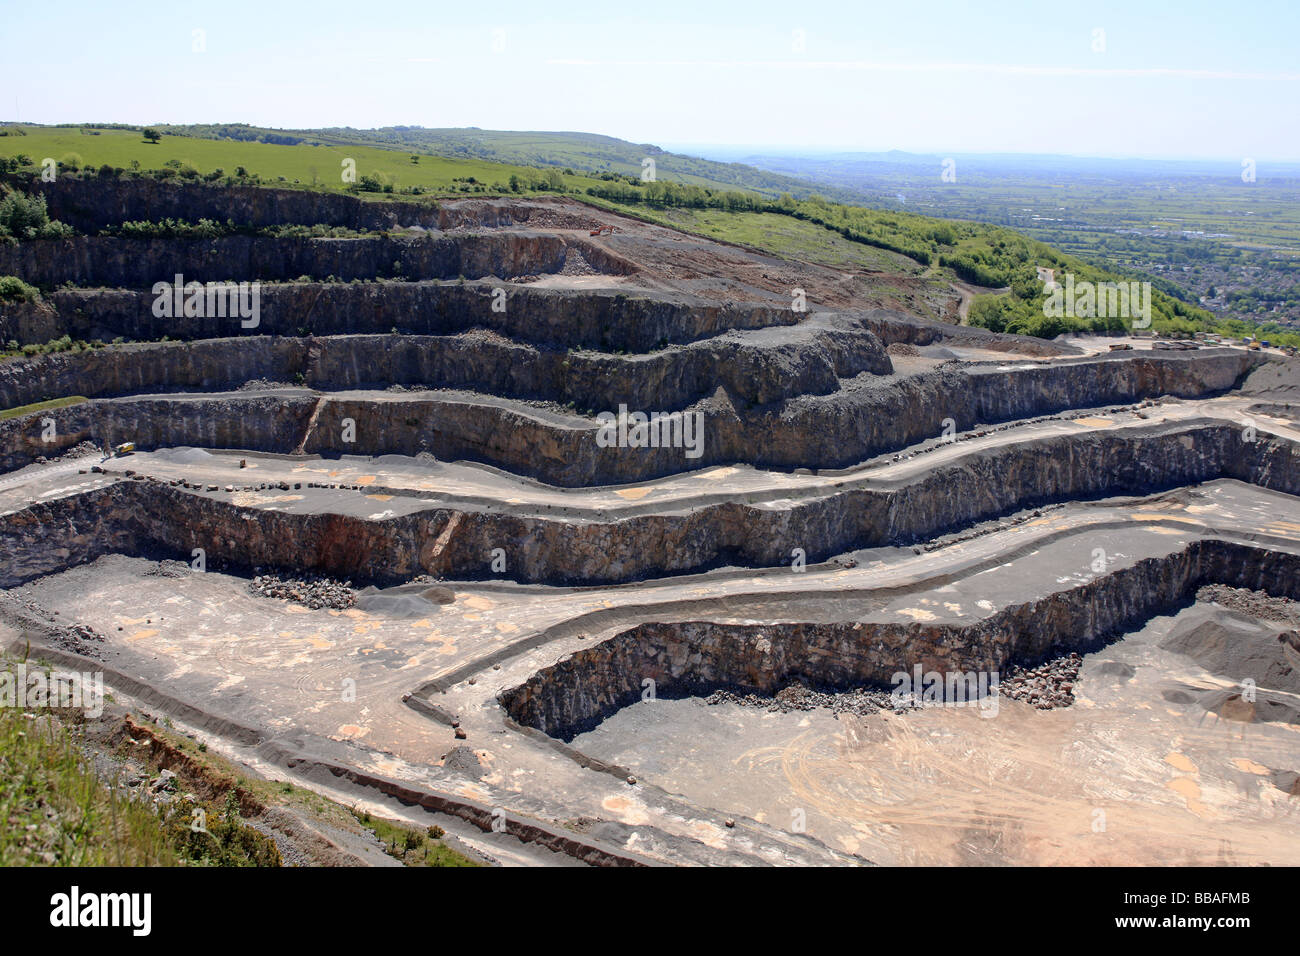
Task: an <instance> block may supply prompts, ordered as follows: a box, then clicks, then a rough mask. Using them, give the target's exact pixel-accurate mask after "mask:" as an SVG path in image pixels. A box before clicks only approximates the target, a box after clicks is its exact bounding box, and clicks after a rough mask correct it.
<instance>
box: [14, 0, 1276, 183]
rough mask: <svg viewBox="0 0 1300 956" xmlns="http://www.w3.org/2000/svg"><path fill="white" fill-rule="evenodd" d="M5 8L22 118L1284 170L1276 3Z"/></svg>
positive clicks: (326, 1) (670, 0) (66, 0)
mask: <svg viewBox="0 0 1300 956" xmlns="http://www.w3.org/2000/svg"><path fill="white" fill-rule="evenodd" d="M2 2H3V8H0V40H3V49H4V50H5V57H4V60H3V62H0V118H3V119H11V120H12V119H20V120H23V121H27V122H40V123H56V122H79V121H115V122H130V123H166V122H171V123H186V122H248V123H252V124H254V125H261V126H277V127H313V126H355V127H372V126H387V125H395V124H418V125H422V126H480V127H483V128H487V129H543V130H582V131H587V132H598V133H607V134H609V135H612V136H618V137H621V138H624V139H629V140H633V141H635V142H650V143H660V144H662V143H669V144H682V143H694V144H705V143H709V144H742V145H760V146H779V147H783V148H786V149H799V148H807V149H809V150H814V149H815V150H825V149H845V150H887V149H904V150H914V151H925V152H938V153H945V154H947V153H970V152H1037V153H1070V154H1075V155H1090V156H1124V157H1129V156H1150V157H1168V158H1229V159H1234V160H1236V159H1239V158H1240V157H1246V156H1249V157H1254V158H1256V159H1259V160H1270V159H1271V160H1297V159H1300V122H1298V120H1300V106H1297V104H1300V55H1298V54H1300V3H1295V2H1290V3H1288V2H1255V3H1222V2H1219V3H1209V2H1200V0H1192V2H1178V3H1174V2H1167V3H1154V2H1147V0H1136V2H1129V3H1109V2H1105V3H1073V4H1064V5H1061V4H1054V3H1042V2H1038V3H1029V2H1004V3H998V2H989V3H981V4H978V5H976V4H969V5H968V4H965V3H945V2H933V0H921V2H916V0H894V2H891V3H874V2H865V3H816V2H805V3H789V2H787V3H763V2H756V3H747V4H730V3H720V4H719V3H715V4H709V3H703V2H699V0H696V2H676V0H662V2H660V0H656V2H644V3H638V2H626V3H618V4H607V3H593V2H588V3H564V2H553V3H544V4H542V3H536V2H532V3H519V4H511V3H505V4H475V3H464V2H462V3H455V4H451V3H442V2H423V3H421V2H406V0H389V2H386V3H362V2H349V3H339V2H332V0H320V2H315V3H311V4H292V3H280V2H263V3H249V2H244V0H233V2H225V3H220V4H212V3H185V2H175V3H168V4H161V3H141V2H130V0H126V2H113V3H106V2H103V0H94V2H84V0H63V2H61V3H59V4H57V5H56V6H54V7H51V6H49V5H42V4H30V3H16V2H14V0H2ZM976 6H978V9H976ZM1097 30H1101V31H1104V35H1103V34H1097V33H1095V31H1097ZM195 31H202V33H201V34H196V33H195ZM800 40H802V45H801V46H800ZM199 41H201V42H199ZM1101 41H1104V42H1101ZM196 46H202V50H201V51H198V50H196V49H195V47H196Z"/></svg>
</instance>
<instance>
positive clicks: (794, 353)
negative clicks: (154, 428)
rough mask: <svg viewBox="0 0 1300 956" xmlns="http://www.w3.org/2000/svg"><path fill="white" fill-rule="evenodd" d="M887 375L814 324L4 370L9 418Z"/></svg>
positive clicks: (870, 351) (880, 363)
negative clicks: (629, 350) (141, 403)
mask: <svg viewBox="0 0 1300 956" xmlns="http://www.w3.org/2000/svg"><path fill="white" fill-rule="evenodd" d="M863 371H869V372H872V373H874V374H877V375H887V374H890V373H891V372H892V371H893V369H892V366H891V364H890V360H889V357H888V356H887V355H886V354H885V350H884V347H883V346H882V345H881V344H880V342H879V340H877V339H876V337H875V336H874V335H872V334H871V333H870V332H867V331H864V330H862V329H860V328H856V327H855V325H854V323H852V322H850V321H847V320H844V321H840V322H838V323H835V324H831V323H824V324H820V325H814V324H809V325H805V326H800V327H798V328H797V329H794V330H792V331H791V332H790V333H789V334H788V339H786V340H779V339H774V338H773V337H771V336H764V335H756V334H753V333H746V332H739V333H735V334H734V335H730V336H727V337H723V338H713V339H709V340H707V341H702V342H694V343H691V344H689V345H686V346H681V347H673V348H670V349H668V350H664V351H659V352H656V353H653V354H650V355H641V356H630V357H629V356H621V355H610V354H603V353H602V354H598V353H594V352H586V351H582V352H567V351H561V350H558V349H539V348H537V347H535V346H531V345H527V344H521V343H517V342H513V341H510V340H508V339H503V338H499V337H495V336H490V335H483V334H479V335H462V336H450V337H444V336H418V335H358V336H329V337H322V338H295V339H287V338H280V337H273V336H250V337H245V338H239V339H209V340H203V341H199V342H193V343H166V344H153V345H122V346H114V347H112V348H107V349H99V350H95V351H89V352H78V353H68V352H59V353H53V354H48V355H42V356H37V357H34V358H30V359H18V360H14V361H10V362H4V363H0V408H15V407H18V406H20V405H27V404H30V403H32V402H38V401H44V400H46V399H50V398H57V397H61V396H64V395H71V394H79V395H85V396H87V397H91V398H96V397H105V396H114V395H129V394H140V393H142V392H163V391H171V390H176V389H185V390H190V391H225V390H229V389H235V388H238V387H239V386H240V385H242V384H244V383H245V382H248V381H250V380H253V379H266V380H269V381H274V382H302V383H303V384H305V385H308V386H311V387H313V388H320V389H325V390H331V389H343V388H360V387H371V388H376V387H378V388H383V387H385V386H387V385H414V386H423V387H426V388H435V389H437V388H450V389H470V390H474V391H480V392H486V393H488V394H491V395H497V396H502V397H508V398H524V399H542V400H548V401H555V402H558V403H560V404H563V405H574V406H576V407H577V408H580V409H584V410H585V409H592V410H593V411H602V410H606V409H617V408H618V405H619V404H620V403H626V404H627V405H628V406H629V408H632V409H648V410H673V409H680V408H684V407H685V406H687V405H690V404H692V403H694V402H696V401H699V400H700V399H702V398H705V397H707V396H708V395H710V394H712V393H713V391H714V390H715V389H717V388H718V387H719V386H721V387H722V388H725V389H726V390H727V392H728V394H730V395H731V396H733V397H734V398H736V399H739V400H742V401H745V402H749V403H755V404H766V403H768V402H773V401H778V400H780V399H785V398H792V397H794V396H796V395H803V394H814V395H816V394H827V393H829V392H832V391H834V390H835V389H837V388H838V387H839V378H840V377H843V376H852V375H857V374H858V373H860V372H863Z"/></svg>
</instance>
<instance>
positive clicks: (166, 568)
mask: <svg viewBox="0 0 1300 956" xmlns="http://www.w3.org/2000/svg"><path fill="white" fill-rule="evenodd" d="M189 573H190V566H189V565H188V564H186V563H185V562H184V561H159V562H158V563H157V564H155V565H154V566H153V567H151V568H149V569H148V570H146V571H145V572H144V574H145V577H149V578H183V577H185V576H186V575H187V574H189Z"/></svg>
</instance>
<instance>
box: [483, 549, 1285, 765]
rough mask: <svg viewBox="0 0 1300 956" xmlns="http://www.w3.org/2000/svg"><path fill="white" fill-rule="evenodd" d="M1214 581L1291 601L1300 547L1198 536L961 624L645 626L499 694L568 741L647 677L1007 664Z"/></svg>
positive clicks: (752, 676)
mask: <svg viewBox="0 0 1300 956" xmlns="http://www.w3.org/2000/svg"><path fill="white" fill-rule="evenodd" d="M1212 583H1213V584H1229V585H1232V586H1234V587H1251V588H1253V587H1257V586H1260V585H1262V584H1266V583H1267V584H1268V585H1269V589H1270V591H1278V592H1279V593H1282V594H1283V595H1284V596H1287V597H1293V598H1294V597H1297V596H1300V558H1298V557H1297V556H1295V555H1290V554H1283V553H1279V552H1273V551H1266V550H1261V549H1257V548H1253V547H1248V546H1245V545H1241V544H1235V543H1232V542H1227V541H1219V540H1205V541H1197V542H1193V543H1192V544H1190V545H1188V546H1187V547H1186V548H1185V549H1183V550H1181V551H1178V552H1175V553H1173V554H1170V555H1167V556H1165V557H1162V558H1150V559H1146V560H1143V561H1140V562H1138V563H1137V564H1135V565H1133V566H1131V567H1127V568H1123V569H1119V570H1116V571H1114V572H1112V573H1110V574H1107V575H1104V576H1101V577H1099V578H1097V579H1096V580H1094V581H1091V582H1089V583H1088V584H1086V585H1083V586H1081V587H1077V588H1073V589H1071V590H1067V591H1060V592H1057V593H1055V594H1050V595H1048V596H1046V597H1044V598H1041V599H1039V600H1036V601H1031V602H1029V603H1025V604H1020V605H1015V606H1012V607H1008V608H1005V609H1003V610H1002V611H1000V612H998V613H996V614H993V615H991V616H989V617H987V618H985V619H983V620H981V621H979V622H977V623H975V624H970V625H964V626H958V625H950V624H945V625H934V624H922V623H881V624H871V623H854V622H845V623H827V624H813V623H778V624H752V625H751V624H730V623H727V624H724V623H716V622H711V621H688V622H682V623H657V622H656V623H648V624H641V625H638V626H637V627H634V628H631V629H629V630H627V631H624V632H622V633H620V634H617V635H615V636H614V637H612V638H609V639H608V640H605V641H602V642H601V643H600V644H597V645H595V646H593V647H589V648H583V649H581V650H579V651H576V652H574V653H573V654H571V655H569V656H568V657H566V658H565V659H564V660H561V661H559V662H558V663H556V664H554V665H552V666H550V667H547V668H544V669H542V670H541V671H538V672H537V673H536V674H535V675H533V676H532V677H531V678H529V679H528V680H527V681H526V682H525V683H523V684H521V685H519V686H517V687H514V688H511V689H509V690H507V691H505V692H503V693H502V694H501V696H500V700H501V703H502V705H503V706H504V707H505V708H506V710H507V711H508V712H509V714H510V716H511V717H512V718H513V719H514V720H515V721H516V722H518V723H519V724H522V725H524V726H527V727H533V728H535V729H537V730H540V731H542V732H544V733H547V734H550V735H551V736H554V737H560V738H562V739H566V740H568V739H572V738H573V737H574V736H576V735H577V734H579V733H582V732H583V731H585V730H589V729H591V728H592V727H594V726H596V725H597V724H599V723H600V722H601V721H602V720H604V719H605V718H606V717H608V716H610V715H611V714H613V713H615V712H616V711H618V710H619V709H621V708H623V707H626V706H628V705H630V704H633V703H635V702H636V701H638V700H640V699H641V694H642V681H643V680H644V679H646V678H650V679H652V680H653V681H654V682H655V688H656V693H657V694H658V695H659V696H662V697H694V696H699V697H703V696H708V695H709V694H711V693H713V692H714V691H716V690H719V689H725V690H732V691H736V692H740V693H753V692H760V693H772V692H775V691H776V690H778V689H780V688H782V687H784V686H786V685H787V684H789V683H790V682H791V681H805V682H807V683H810V684H812V685H814V686H817V687H822V688H827V689H849V688H853V687H858V686H861V685H863V684H870V685H882V684H883V685H888V684H889V681H890V677H891V675H892V674H894V673H896V672H899V671H903V672H911V670H912V668H913V667H914V666H915V665H917V664H920V665H921V666H922V668H923V669H924V670H925V671H938V672H940V673H951V672H976V673H981V672H982V673H988V672H990V671H996V670H1001V669H1003V668H1005V666H1006V665H1007V663H1008V662H1010V661H1035V660H1041V659H1042V658H1044V657H1048V656H1051V655H1053V654H1060V653H1062V652H1067V651H1073V650H1078V649H1085V648H1088V647H1090V646H1092V645H1095V644H1097V643H1098V642H1101V641H1104V640H1106V639H1107V638H1110V637H1114V636H1117V635H1119V634H1122V633H1124V632H1125V631H1127V630H1130V629H1132V628H1133V627H1135V626H1137V625H1140V624H1142V623H1143V622H1145V621H1146V620H1147V619H1149V618H1150V617H1151V616H1153V615H1155V614H1159V613H1163V612H1166V611H1169V610H1172V609H1174V608H1176V607H1178V606H1179V605H1181V604H1185V603H1186V602H1188V601H1190V600H1191V599H1192V598H1193V597H1194V595H1195V593H1196V590H1197V588H1199V587H1201V586H1202V585H1205V584H1212ZM1067 635H1068V637H1067Z"/></svg>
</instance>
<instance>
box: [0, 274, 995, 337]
mask: <svg viewBox="0 0 1300 956" xmlns="http://www.w3.org/2000/svg"><path fill="white" fill-rule="evenodd" d="M162 278H164V279H166V280H168V281H170V280H171V278H172V277H171V275H166V276H163V277H162ZM222 278H228V277H222ZM501 288H503V287H502V286H501V285H500V283H496V282H479V281H472V282H465V283H459V282H456V283H450V284H444V283H439V282H379V283H357V284H351V283H330V282H302V283H297V282H296V283H292V284H287V285H275V284H272V285H266V286H264V287H263V288H262V290H261V302H260V305H261V316H260V323H259V325H258V326H257V328H256V329H253V330H250V331H249V333H248V334H249V335H302V334H308V333H309V334H313V335H322V336H323V335H354V334H360V333H381V332H389V331H391V330H392V329H397V330H398V331H399V332H402V333H406V334H414V335H449V334H454V333H458V332H467V331H469V330H471V329H488V330H490V331H493V332H496V333H499V334H501V335H504V336H507V337H508V338H510V339H513V340H514V341H516V342H524V343H529V344H533V345H554V346H563V347H566V348H575V349H576V348H587V349H597V350H600V351H604V352H636V353H645V352H650V351H652V350H654V349H657V348H662V347H663V346H665V345H670V344H683V343H687V342H693V341H695V340H697V339H702V338H707V337H710V336H715V335H718V334H720V333H722V332H726V331H728V330H732V329H736V330H742V329H763V328H771V327H775V326H793V325H796V324H798V323H799V322H800V321H801V320H803V319H806V318H808V316H807V315H806V314H800V313H797V312H793V311H791V310H790V309H777V308H770V307H765V306H739V305H732V306H720V305H715V304H710V303H700V302H696V301H694V300H692V299H688V298H686V297H684V296H680V295H670V294H666V295H657V296H656V297H654V298H649V297H645V296H640V295H628V294H627V293H623V292H617V291H611V290H608V289H593V290H590V291H583V292H581V293H579V292H576V291H573V290H560V289H532V288H528V287H527V286H522V287H521V286H512V287H510V288H508V289H507V290H506V292H507V295H506V299H505V305H506V308H505V311H497V310H494V309H493V307H492V306H493V302H494V293H495V292H496V290H498V289H501ZM154 298H155V297H154V295H153V293H152V292H144V291H129V290H125V289H68V290H60V291H56V292H53V293H51V294H50V295H49V297H48V298H47V299H46V301H45V302H42V303H40V304H16V305H0V338H3V339H4V340H5V341H8V340H10V339H13V340H15V341H17V342H18V343H19V344H22V345H27V344H36V345H40V344H44V343H46V342H49V341H51V340H53V339H57V338H59V337H60V336H63V335H68V336H70V337H71V338H73V339H82V340H86V341H91V340H99V341H103V342H109V341H112V340H113V339H115V338H119V337H122V338H127V339H136V340H140V341H145V342H148V341H158V340H159V339H161V338H162V337H163V336H169V337H170V338H173V339H182V340H190V339H209V338H225V337H228V336H231V335H243V334H244V333H243V332H241V330H240V324H239V321H238V320H235V319H230V318H216V317H210V318H193V317H175V318H159V317H156V316H154V314H153V301H154ZM893 316H894V314H893V313H888V314H886V313H883V312H882V313H881V314H879V315H877V314H876V313H869V314H868V315H867V316H866V317H865V318H864V320H863V321H864V322H865V328H866V329H867V331H870V332H872V333H875V334H877V337H879V333H880V332H881V331H898V330H900V329H902V328H904V327H905V325H906V323H903V322H902V321H901V316H900V317H898V318H894V317H893ZM935 325H937V323H935ZM970 331H980V330H970ZM931 334H935V335H938V334H940V330H934V331H932V332H931Z"/></svg>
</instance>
